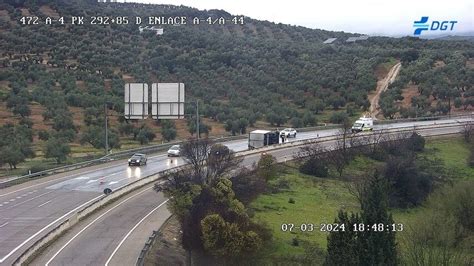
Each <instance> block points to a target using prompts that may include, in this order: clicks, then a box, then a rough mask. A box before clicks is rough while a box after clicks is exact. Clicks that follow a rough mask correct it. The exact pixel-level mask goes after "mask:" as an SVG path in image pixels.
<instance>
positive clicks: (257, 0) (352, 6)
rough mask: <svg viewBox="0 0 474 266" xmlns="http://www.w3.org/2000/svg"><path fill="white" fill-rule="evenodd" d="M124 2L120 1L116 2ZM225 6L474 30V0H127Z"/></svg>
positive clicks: (241, 11)
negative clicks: (422, 19) (434, 22)
mask: <svg viewBox="0 0 474 266" xmlns="http://www.w3.org/2000/svg"><path fill="white" fill-rule="evenodd" d="M120 2H122V1H120ZM127 2H142V3H156V4H172V5H185V6H191V7H195V8H198V9H223V10H225V11H227V12H229V13H231V14H233V15H245V16H248V17H251V18H255V19H259V20H268V21H272V22H276V23H279V22H281V23H284V24H291V25H300V26H305V27H309V28H319V29H326V30H334V31H346V32H358V33H364V34H378V35H413V22H414V21H415V20H419V19H420V17H421V16H429V21H432V20H438V21H443V20H448V21H451V20H457V21H458V23H457V24H456V25H455V28H454V31H453V32H449V33H450V34H453V35H454V34H456V35H462V34H463V33H466V32H471V33H472V32H474V19H473V17H474V15H473V14H474V8H473V6H474V4H473V3H474V0H444V1H435V0H431V1H429V0H352V1H351V0H326V1H317V0H312V1H311V0H291V1H288V0H286V1H285V0H237V1H236V0H233V1H232V0H128V1H127Z"/></svg>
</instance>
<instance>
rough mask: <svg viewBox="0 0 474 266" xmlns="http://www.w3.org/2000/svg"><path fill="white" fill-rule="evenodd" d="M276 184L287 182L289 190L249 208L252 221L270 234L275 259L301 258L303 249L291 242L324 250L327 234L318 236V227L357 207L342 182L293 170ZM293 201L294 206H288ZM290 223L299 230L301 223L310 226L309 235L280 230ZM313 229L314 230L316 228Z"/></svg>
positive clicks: (260, 199) (322, 233)
mask: <svg viewBox="0 0 474 266" xmlns="http://www.w3.org/2000/svg"><path fill="white" fill-rule="evenodd" d="M288 169H291V170H287V171H289V173H287V174H283V175H281V176H280V177H279V178H278V179H277V180H274V181H273V182H272V183H276V182H278V181H279V180H282V179H284V180H288V181H289V183H290V188H289V189H286V190H284V191H282V192H279V193H276V194H267V195H262V196H260V197H259V198H258V199H257V200H255V201H254V202H253V203H252V205H251V207H252V208H253V209H254V210H255V219H256V220H261V221H265V222H266V223H268V225H269V227H270V228H271V230H272V231H273V237H274V241H273V247H272V250H271V253H274V254H278V255H285V254H286V255H290V254H293V255H294V254H301V253H302V252H303V248H302V247H301V245H300V246H293V245H292V239H293V238H295V237H296V238H298V240H306V241H311V242H314V243H317V244H318V245H319V246H320V247H325V246H326V238H327V234H326V233H324V232H320V230H319V228H318V227H319V225H320V224H321V223H332V222H333V221H334V217H335V216H336V215H337V212H338V210H339V209H341V208H342V209H345V210H348V211H355V210H357V209H358V205H357V204H355V203H356V201H355V198H354V197H353V196H352V195H351V194H350V193H349V191H348V189H347V188H346V186H345V185H344V182H343V181H340V180H335V179H323V178H315V177H310V176H305V175H302V174H300V173H298V171H297V170H295V169H293V168H288ZM290 198H293V199H294V201H295V203H294V204H292V203H289V202H288V201H289V199H290ZM284 223H285V224H288V223H292V224H294V225H295V226H299V225H301V224H302V223H305V224H308V223H310V224H314V225H315V228H314V231H313V232H306V233H305V232H301V231H300V230H298V229H294V230H293V232H284V231H282V230H281V226H282V224H284ZM316 226H317V227H316Z"/></svg>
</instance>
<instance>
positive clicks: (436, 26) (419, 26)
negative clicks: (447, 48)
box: [413, 17, 458, 35]
mask: <svg viewBox="0 0 474 266" xmlns="http://www.w3.org/2000/svg"><path fill="white" fill-rule="evenodd" d="M456 23H458V22H457V21H456V20H453V21H447V20H446V21H436V20H433V21H432V22H431V25H430V24H429V23H428V17H421V19H420V21H415V22H414V24H413V27H414V28H415V32H414V33H413V34H414V35H421V32H422V31H424V30H431V31H436V30H440V31H445V30H448V27H449V25H448V24H451V27H450V28H449V30H450V31H451V30H453V28H454V24H456Z"/></svg>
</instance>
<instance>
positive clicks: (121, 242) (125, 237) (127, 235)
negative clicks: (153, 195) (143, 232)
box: [105, 199, 169, 266]
mask: <svg viewBox="0 0 474 266" xmlns="http://www.w3.org/2000/svg"><path fill="white" fill-rule="evenodd" d="M168 200H169V199H167V200H165V201H164V202H162V203H161V204H160V205H158V206H157V207H156V208H154V209H153V210H151V211H150V212H149V213H148V214H147V215H145V217H143V218H142V219H141V220H140V221H139V222H138V223H137V224H136V225H135V226H134V227H133V228H132V229H131V230H130V231H129V232H128V233H127V234H126V235H125V236H124V237H123V239H122V241H120V243H119V244H118V246H117V247H116V248H115V250H114V252H112V254H111V255H110V257H109V259H108V260H107V261H106V262H105V266H108V265H109V263H110V261H111V260H112V257H113V256H114V255H115V253H117V251H118V250H119V248H120V247H121V246H122V244H123V242H125V240H127V238H128V237H129V236H130V234H131V233H132V232H133V231H134V230H135V229H136V228H137V227H138V226H139V225H140V224H141V223H142V222H143V221H144V220H145V219H146V218H148V216H150V215H151V214H152V213H153V212H154V211H156V210H157V209H158V208H160V207H161V206H163V204H165V203H166V202H168Z"/></svg>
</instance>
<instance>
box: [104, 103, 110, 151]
mask: <svg viewBox="0 0 474 266" xmlns="http://www.w3.org/2000/svg"><path fill="white" fill-rule="evenodd" d="M104 107H105V155H109V129H108V125H107V103H105V106H104Z"/></svg>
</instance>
